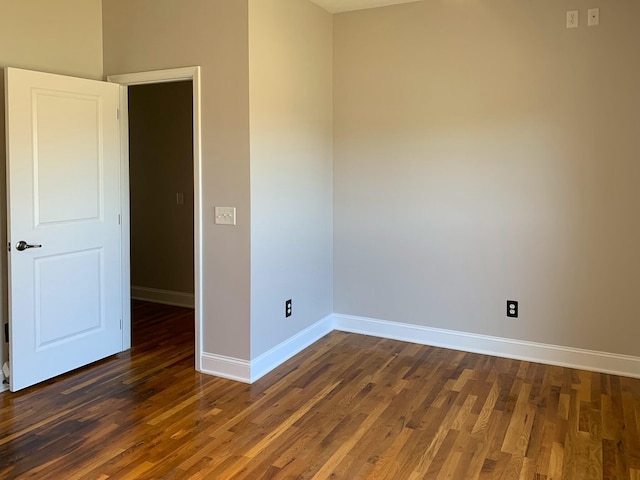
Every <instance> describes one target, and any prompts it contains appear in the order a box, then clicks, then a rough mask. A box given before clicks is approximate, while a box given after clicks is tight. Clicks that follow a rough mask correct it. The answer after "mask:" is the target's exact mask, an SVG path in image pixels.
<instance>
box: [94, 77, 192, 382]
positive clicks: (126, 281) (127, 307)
mask: <svg viewBox="0 0 640 480" xmlns="http://www.w3.org/2000/svg"><path fill="white" fill-rule="evenodd" d="M183 80H191V81H192V85H193V182H194V183H193V197H194V198H193V200H194V201H193V213H194V218H193V230H194V231H193V261H194V292H193V293H194V307H195V312H194V313H195V368H196V370H197V371H199V372H200V371H202V325H203V322H202V283H203V282H202V271H203V268H202V133H201V107H200V105H201V104H200V101H201V91H200V67H199V66H194V67H183V68H173V69H167V70H155V71H148V72H138V73H126V74H121V75H109V76H108V77H107V81H109V82H112V83H118V84H120V85H121V86H122V87H121V88H120V131H121V145H122V147H121V153H120V155H121V160H120V162H121V180H120V181H121V202H122V203H121V208H122V212H121V213H122V299H123V301H122V309H123V311H122V316H123V317H122V320H123V322H122V349H123V351H124V350H128V349H129V348H131V276H130V273H131V265H130V254H131V245H130V215H129V113H128V89H127V87H129V86H130V85H144V84H151V83H167V82H177V81H183Z"/></svg>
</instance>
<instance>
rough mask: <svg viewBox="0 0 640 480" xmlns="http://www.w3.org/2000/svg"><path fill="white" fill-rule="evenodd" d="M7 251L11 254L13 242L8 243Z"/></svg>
mask: <svg viewBox="0 0 640 480" xmlns="http://www.w3.org/2000/svg"><path fill="white" fill-rule="evenodd" d="M7 251H8V252H10V251H11V242H7Z"/></svg>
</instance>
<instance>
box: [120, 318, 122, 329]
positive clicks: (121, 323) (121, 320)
mask: <svg viewBox="0 0 640 480" xmlns="http://www.w3.org/2000/svg"><path fill="white" fill-rule="evenodd" d="M120 330H122V319H120Z"/></svg>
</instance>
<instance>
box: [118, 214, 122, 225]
mask: <svg viewBox="0 0 640 480" xmlns="http://www.w3.org/2000/svg"><path fill="white" fill-rule="evenodd" d="M118 225H122V223H121V220H120V214H118Z"/></svg>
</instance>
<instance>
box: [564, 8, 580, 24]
mask: <svg viewBox="0 0 640 480" xmlns="http://www.w3.org/2000/svg"><path fill="white" fill-rule="evenodd" d="M579 26H580V11H579V10H569V11H568V12H567V28H578V27H579Z"/></svg>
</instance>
